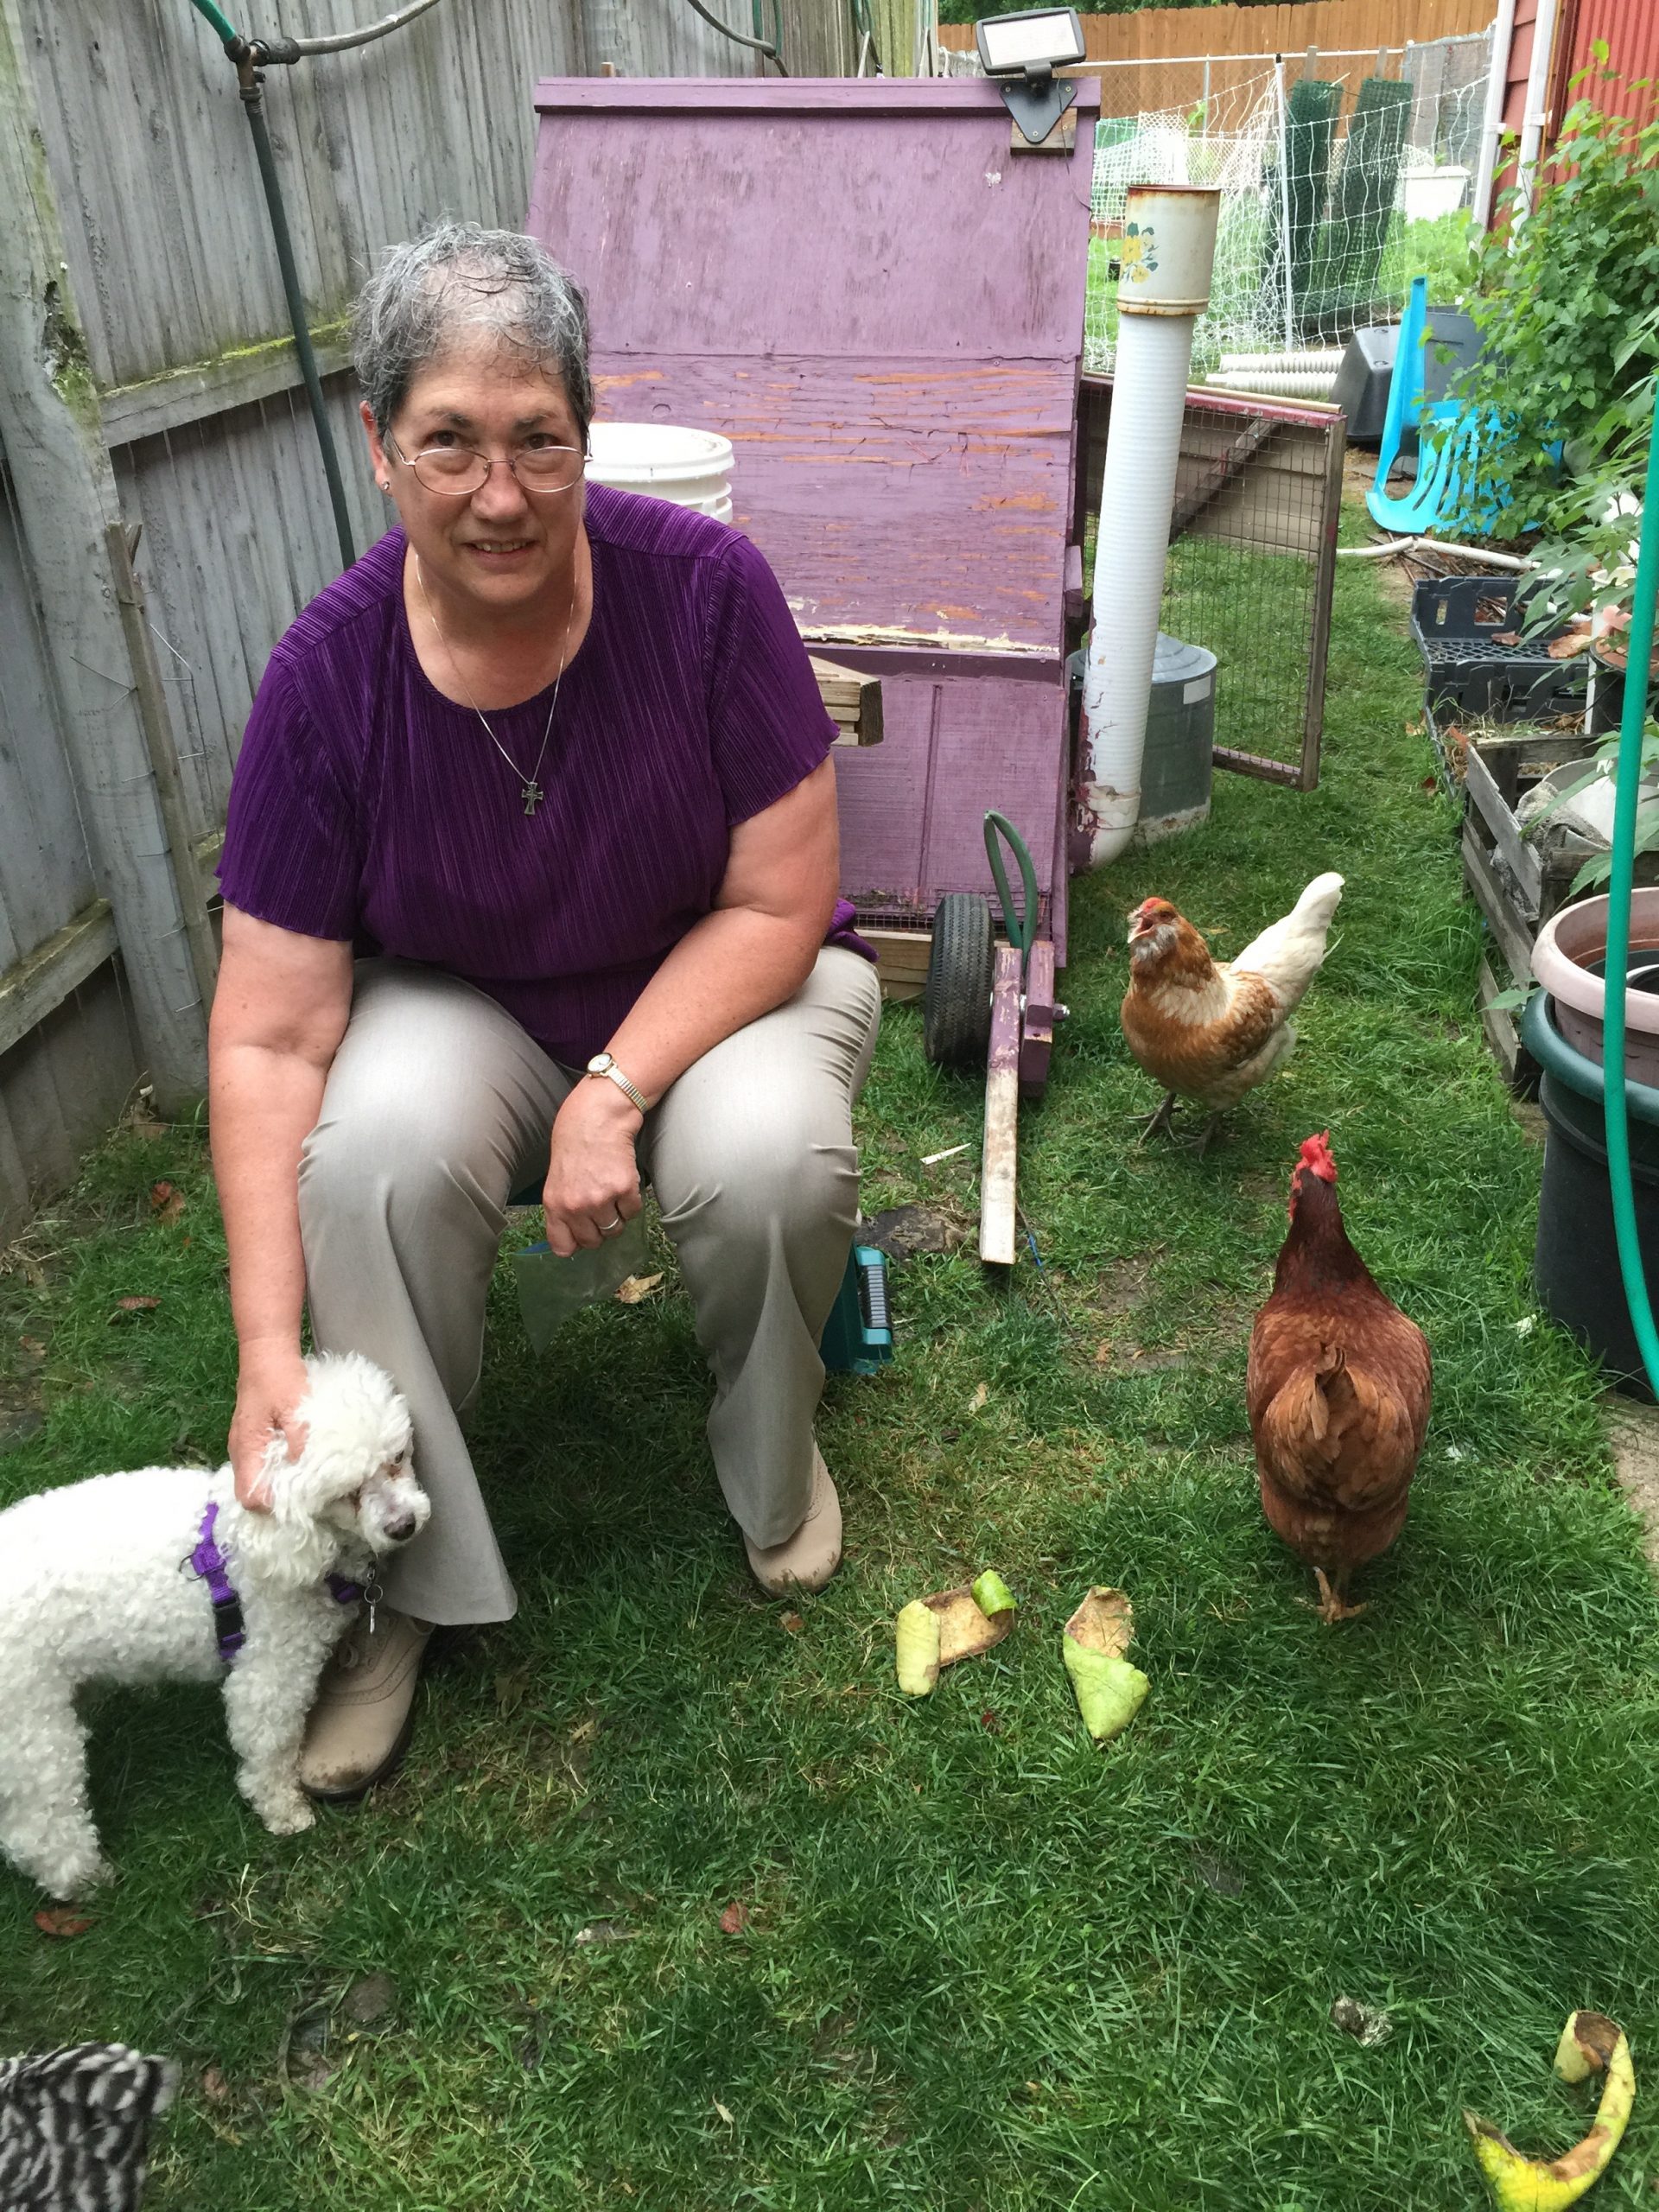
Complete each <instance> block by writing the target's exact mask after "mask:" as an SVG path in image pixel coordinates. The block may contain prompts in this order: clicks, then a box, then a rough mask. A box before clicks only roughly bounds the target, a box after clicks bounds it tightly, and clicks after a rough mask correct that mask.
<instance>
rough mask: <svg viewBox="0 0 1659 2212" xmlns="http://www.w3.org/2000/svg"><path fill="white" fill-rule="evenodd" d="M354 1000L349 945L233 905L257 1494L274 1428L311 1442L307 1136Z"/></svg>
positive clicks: (241, 1422)
mask: <svg viewBox="0 0 1659 2212" xmlns="http://www.w3.org/2000/svg"><path fill="white" fill-rule="evenodd" d="M351 1007H352V948H351V946H350V945H349V944H340V943H335V942H333V941H331V940H328V939H325V938H310V937H302V936H300V935H298V934H297V933H296V931H293V930H283V929H277V927H275V926H274V925H272V924H271V923H270V922H260V921H256V920H255V919H254V918H253V917H252V916H251V914H244V913H242V912H238V909H237V908H236V907H234V906H226V909H225V942H224V951H223V955H222V957H221V959H220V963H219V988H218V990H217V992H216V993H215V995H214V999H213V1020H212V1022H211V1023H210V1025H209V1029H208V1045H207V1059H208V1099H209V1115H210V1127H211V1131H212V1136H213V1173H214V1176H215V1178H216V1179H217V1181H218V1184H219V1206H220V1209H221V1211H222V1212H223V1214H224V1217H225V1237H226V1244H227V1246H228V1247H229V1251H230V1262H231V1317H232V1320H233V1321H234V1323H235V1325H236V1340H237V1349H238V1380H237V1396H236V1414H235V1417H234V1419H233V1420H232V1424H231V1463H232V1466H233V1467H234V1468H235V1470H236V1486H237V1495H238V1497H240V1498H241V1499H242V1501H243V1503H245V1504H257V1503H264V1499H263V1497H261V1496H258V1495H256V1492H257V1490H258V1478H259V1470H260V1462H261V1460H262V1459H263V1456H264V1449H265V1446H266V1444H267V1442H268V1441H269V1440H270V1436H271V1435H272V1433H274V1432H275V1431H277V1430H279V1429H280V1430H282V1431H283V1433H285V1434H287V1435H288V1436H289V1447H290V1450H291V1449H294V1448H296V1446H297V1444H298V1442H299V1441H300V1440H299V1439H298V1438H297V1436H296V1434H295V1433H294V1432H292V1431H291V1430H290V1429H289V1414H291V1413H292V1412H293V1410H294V1408H295V1406H296V1404H297V1403H298V1402H299V1400H300V1398H301V1397H302V1395H303V1394H304V1389H305V1371H304V1369H303V1367H302V1364H301V1357H300V1321H301V1317H302V1313H303V1310H304V1305H305V1258H304V1255H303V1253H302V1250H301V1248H300V1203H299V1170H300V1147H301V1146H302V1144H303V1142H304V1141H305V1139H306V1138H307V1136H308V1135H309V1134H310V1132H311V1130H312V1129H313V1128H315V1126H316V1122H317V1116H318V1115H319V1113H320V1112H321V1107H322V1090H323V1084H324V1083H325V1081H326V1080H327V1073H328V1069H329V1065H330V1064H331V1062H332V1061H333V1059H334V1054H335V1052H337V1051H338V1050H339V1048H340V1039H341V1038H342V1037H343V1036H344V1035H345V1033H346V1020H347V1017H348V1016H349V1014H350V1013H351ZM607 1087H613V1086H607Z"/></svg>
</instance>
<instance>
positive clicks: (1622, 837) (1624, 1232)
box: [1602, 405, 1659, 1396]
mask: <svg viewBox="0 0 1659 2212" xmlns="http://www.w3.org/2000/svg"><path fill="white" fill-rule="evenodd" d="M1656 600H1659V405H1656V408H1655V410H1654V423H1653V434H1652V436H1651V437H1650V439H1649V443H1648V482H1647V490H1646V493H1645V495H1644V498H1643V508H1642V550H1641V552H1640V554H1639V555H1638V556H1637V563H1636V588H1635V591H1634V594H1633V595H1632V599H1631V604H1630V631H1629V635H1628V648H1629V656H1628V658H1627V659H1626V661H1625V664H1624V665H1625V671H1626V673H1625V677H1624V716H1623V718H1622V720H1621V721H1620V723H1619V728H1618V796H1617V798H1616V801H1615V804H1614V809H1613V872H1612V876H1611V880H1610V882H1609V884H1608V886H1607V964H1606V966H1605V969H1604V970H1603V974H1604V976H1605V983H1606V1000H1605V1008H1604V1012H1603V1016H1602V1055H1603V1060H1604V1063H1605V1067H1606V1071H1607V1079H1606V1081H1605V1084H1604V1085H1603V1094H1602V1095H1603V1106H1604V1109H1605V1115H1606V1123H1607V1176H1608V1181H1609V1183H1610V1184H1611V1189H1612V1197H1613V1228H1614V1230H1615V1233H1616V1234H1617V1236H1618V1265H1619V1272H1620V1274H1622V1275H1623V1276H1624V1299H1625V1303H1626V1304H1627V1305H1628V1306H1629V1307H1630V1326H1631V1328H1632V1329H1633V1330H1634V1332H1635V1334H1636V1341H1637V1345H1638V1346H1639V1348H1640V1350H1641V1353H1642V1364H1643V1367H1644V1368H1646V1370H1647V1373H1648V1382H1649V1386H1650V1388H1651V1389H1652V1390H1653V1392H1654V1394H1655V1395H1656V1396H1659V1332H1656V1331H1655V1328H1654V1325H1653V1307H1652V1306H1651V1305H1650V1304H1649V1300H1648V1286H1647V1281H1646V1280H1645V1278H1644V1276H1643V1272H1642V1249H1641V1245H1640V1243H1639V1242H1638V1240H1637V1227H1636V1191H1635V1185H1634V1183H1633V1180H1632V1178H1631V1174H1630V1113H1629V1104H1628V1101H1627V1100H1626V1098H1625V1095H1624V1001H1625V995H1626V992H1627V991H1628V989H1629V986H1630V972H1629V971H1630V893H1631V886H1632V884H1633V882H1634V880H1635V876H1636V813H1637V798H1638V797H1639V795H1640V789H1641V783H1642V733H1643V726H1644V724H1645V723H1646V721H1647V713H1648V675H1649V668H1650V666H1651V656H1652V652H1653V617H1654V604H1655V601H1656Z"/></svg>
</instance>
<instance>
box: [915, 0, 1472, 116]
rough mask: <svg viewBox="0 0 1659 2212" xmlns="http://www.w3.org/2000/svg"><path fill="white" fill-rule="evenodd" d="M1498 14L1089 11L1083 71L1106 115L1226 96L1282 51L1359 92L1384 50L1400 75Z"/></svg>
mask: <svg viewBox="0 0 1659 2212" xmlns="http://www.w3.org/2000/svg"><path fill="white" fill-rule="evenodd" d="M1496 15H1497V0H1269V3H1268V4H1267V5H1255V6H1249V7H1237V6H1233V5H1230V4H1224V5H1222V6H1220V7H1205V8H1196V7H1195V8H1143V9H1141V10H1138V11H1137V12H1136V13H1135V14H1133V15H1111V16H1100V15H1085V16H1084V17H1083V19H1082V21H1083V32H1084V48H1085V52H1086V57H1087V58H1086V59H1085V60H1084V63H1083V65H1082V73H1089V74H1093V75H1096V76H1097V77H1098V78H1099V79H1100V87H1101V100H1100V111H1101V113H1102V115H1103V116H1114V115H1135V114H1137V113H1138V112H1140V111H1141V110H1143V109H1146V110H1159V109H1165V108H1173V107H1191V106H1193V105H1197V103H1198V101H1199V100H1201V99H1211V100H1217V99H1223V98H1224V97H1225V95H1227V94H1228V93H1230V92H1235V91H1236V90H1238V89H1239V88H1240V87H1241V86H1245V85H1247V84H1249V83H1251V82H1252V81H1253V80H1255V79H1257V78H1259V77H1260V75H1261V73H1262V69H1263V67H1269V68H1270V67H1271V66H1272V60H1273V56H1274V54H1283V55H1284V57H1285V60H1286V61H1287V64H1288V65H1289V70H1290V74H1291V76H1292V78H1293V79H1294V78H1295V77H1296V76H1297V75H1298V74H1299V73H1300V69H1301V67H1302V64H1303V62H1304V60H1305V59H1306V56H1307V53H1308V49H1309V48H1318V49H1319V60H1318V65H1317V66H1318V73H1319V75H1320V76H1321V77H1332V78H1340V79H1344V81H1345V82H1346V83H1347V85H1348V86H1349V88H1350V92H1352V90H1353V88H1354V87H1355V86H1357V85H1358V83H1359V81H1360V79H1362V78H1364V77H1367V76H1370V74H1371V73H1372V72H1373V70H1374V69H1375V67H1376V59H1377V56H1378V55H1379V54H1384V55H1385V56H1386V57H1387V59H1386V66H1385V73H1387V74H1389V75H1398V74H1399V73H1400V72H1401V63H1402V57H1403V56H1404V54H1405V51H1406V48H1407V47H1408V45H1411V46H1422V45H1425V44H1427V43H1429V42H1431V41H1433V40H1436V39H1443V38H1462V37H1468V36H1470V35H1473V34H1474V33H1477V32H1479V31H1484V30H1485V29H1487V28H1488V27H1489V26H1490V25H1491V22H1492V19H1493V17H1494V16H1496ZM939 42H940V44H941V45H942V46H944V47H946V48H950V49H953V50H955V51H957V52H966V51H967V50H968V49H969V48H971V47H972V46H973V43H974V31H973V26H972V25H971V24H970V23H944V24H942V25H941V26H940V29H939ZM1205 55H1208V56H1209V57H1211V59H1210V63H1209V67H1207V68H1206V67H1205V66H1204V63H1203V61H1202V60H1188V59H1187V57H1188V56H1194V57H1202V56H1205ZM1264 56H1265V57H1266V60H1265V63H1264V61H1263V59H1262V57H1264ZM1333 56H1335V57H1339V58H1336V59H1333V58H1332V57H1333Z"/></svg>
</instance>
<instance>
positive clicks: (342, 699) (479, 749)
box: [219, 485, 868, 1065]
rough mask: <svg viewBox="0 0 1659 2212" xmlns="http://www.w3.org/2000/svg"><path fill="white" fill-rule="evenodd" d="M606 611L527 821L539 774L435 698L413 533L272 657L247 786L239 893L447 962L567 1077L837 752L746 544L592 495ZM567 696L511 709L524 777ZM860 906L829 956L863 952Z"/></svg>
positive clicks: (277, 918) (235, 877)
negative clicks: (742, 852) (745, 849)
mask: <svg viewBox="0 0 1659 2212" xmlns="http://www.w3.org/2000/svg"><path fill="white" fill-rule="evenodd" d="M587 499H588V504H587V527H588V543H589V544H590V546H591V547H592V550H593V571H594V607H593V615H592V619H591V620H590V622H589V625H588V633H587V636H586V637H585V638H584V639H583V641H582V647H581V650H580V652H578V653H577V654H576V657H575V659H574V660H573V661H572V662H571V663H570V665H569V668H568V669H567V670H566V671H565V674H564V682H563V689H562V690H561V691H560V694H559V701H558V712H557V714H556V716H555V718H554V721H553V728H552V734H551V737H550V741H549V743H548V747H547V755H546V758H545V760H543V764H542V768H541V773H540V777H539V781H540V783H541V785H542V788H543V791H544V792H545V793H546V797H545V798H544V800H543V804H541V806H540V807H538V808H537V811H536V813H535V814H534V815H533V816H526V814H525V813H524V803H523V798H522V791H521V778H520V777H519V776H518V775H515V774H514V773H513V772H512V770H511V769H510V768H509V767H508V766H507V764H506V762H505V761H504V760H502V759H501V757H500V755H499V753H497V751H496V749H495V747H494V746H493V745H492V743H491V742H490V740H489V737H488V735H487V734H486V731H485V730H484V728H483V727H482V726H481V725H480V721H479V719H478V716H477V715H475V714H474V712H473V711H472V710H471V709H469V708H467V707H461V706H457V705H456V704H455V703H454V702H453V701H452V700H449V699H446V698H445V697H444V696H443V695H442V692H440V691H439V690H436V689H435V686H434V685H433V684H432V683H431V682H430V680H429V678H428V677H427V676H426V674H425V673H424V671H423V669H422V667H421V665H420V662H419V661H418V659H417V658H416V653H415V647H414V643H413V640H412V639H411V638H410V632H409V623H408V620H407V618H406V616H405V613H404V588H403V575H404V547H405V539H404V533H403V532H402V531H400V530H394V531H391V532H390V533H389V534H388V535H387V536H386V537H383V538H382V539H381V540H380V542H379V543H378V545H375V546H372V548H371V549H370V550H369V551H368V552H367V553H365V555H364V556H363V557H362V559H361V560H360V561H359V562H357V563H355V565H354V566H353V567H352V568H350V569H347V570H346V573H345V575H343V576H340V577H338V578H337V579H336V580H335V581H334V582H333V583H332V584H330V585H329V586H328V588H327V590H326V591H323V592H322V593H321V594H319V595H318V597H317V598H315V599H314V600H313V601H312V602H311V604H310V605H309V607H307V608H306V609H305V611H304V613H302V614H301V615H300V616H299V618H298V619H297V620H296V621H295V622H294V623H293V625H292V626H290V628H289V630H288V631H287V632H286V633H285V634H284V636H283V638H282V639H281V640H280V641H279V642H278V644H277V648H276V650H275V652H273V653H272V654H271V657H270V663H269V665H268V666H267V668H266V670H265V674H264V681H263V682H262V683H261V684H260V686H259V695H258V696H257V699H256V700H255V701H254V703H253V711H252V713H251V715H250V716H249V718H248V726H247V731H246V734H245V737H244V739H243V742H242V750H241V753H240V755H239V756H238V760H237V764H236V773H235V776H234V777H233V779H232V784H231V799H230V814H229V820H228V823H227V825H226V834H225V850H224V855H223V858H222V859H221V861H220V862H219V884H220V887H221V888H222V889H223V891H224V893H225V896H226V899H229V900H230V902H231V903H232V906H238V907H240V908H241V910H242V911H243V912H245V913H248V914H251V915H254V916H255V917H256V918H257V919H259V920H261V921H266V922H274V923H275V924H276V925H277V926H278V927H279V928H281V929H287V930H295V931H298V932H299V933H300V934H301V935H302V936H305V937H320V938H351V939H353V941H354V942H355V943H356V944H358V945H359V948H360V949H361V950H369V951H372V950H379V951H383V952H387V953H391V954H395V955H397V957H400V958H403V959H405V960H417V961H423V962H425V963H429V964H431V965H434V966H436V967H440V968H445V969H449V970H450V971H451V972H452V973H454V974H455V975H457V976H464V977H465V978H466V979H467V982H472V983H475V984H476V985H477V986H478V987H479V988H480V990H483V991H486V992H487V993H488V994H489V995H490V996H491V997H492V998H493V999H495V1000H497V1001H499V1003H500V1004H501V1005H502V1006H504V1007H505V1008H506V1009H507V1011H508V1013H509V1014H512V1015H513V1016H514V1018H515V1019H516V1020H518V1021H519V1022H521V1023H522V1024H523V1026H524V1028H525V1029H527V1030H528V1031H529V1033H530V1034H531V1036H532V1037H533V1038H535V1039H536V1040H537V1043H538V1044H539V1045H541V1046H543V1049H544V1050H545V1051H546V1052H550V1053H551V1054H552V1055H553V1057H554V1058H556V1059H559V1060H562V1061H563V1062H564V1063H565V1064H566V1065H581V1064H582V1062H583V1061H585V1060H586V1059H588V1058H589V1057H590V1056H591V1055H592V1054H593V1053H594V1052H598V1051H600V1050H601V1048H602V1047H603V1046H604V1045H605V1044H606V1043H607V1041H608V1039H610V1037H611V1036H612V1034H613V1033H614V1031H615V1029H616V1027H617V1025H618V1024H619V1023H620V1020H622V1018H623V1016H624V1015H625V1014H626V1013H627V1011H628V1009H629V1007H631V1006H632V1004H633V1002H634V1001H635V1000H636V999H637V998H638V997H639V994H640V992H641V991H642V990H643V989H644V988H645V985H646V983H647V982H649V981H650V979H651V977H652V975H653V974H654V973H655V971H656V969H658V966H659V965H660V964H661V963H662V961H663V960H664V958H665V957H666V956H667V954H668V953H669V952H670V950H671V949H672V948H673V946H674V945H675V944H677V943H678V941H679V940H680V938H683V936H684V935H685V933H686V931H688V930H689V929H690V927H691V926H692V925H693V924H694V923H695V922H696V921H697V920H699V919H700V918H701V917H702V916H703V915H704V914H706V913H708V912H709V910H710V908H711V907H712V906H713V903H714V899H715V893H716V891H717V890H718V888H719V886H720V882H721V877H722V875H723V874H724V873H725V869H726V863H727V855H728V845H729V841H730V833H731V830H732V829H733V828H734V825H735V824H737V823H741V822H745V821H747V820H748V819H749V817H751V816H752V815H755V814H759V813H760V811H761V810H762V809H763V808H766V807H768V806H770V805H771V804H772V803H773V801H774V800H776V799H779V798H782V797H783V796H784V794H785V792H786V791H792V790H793V789H794V788H795V786H796V785H798V783H800V782H801V781H802V779H804V777H806V776H808V775H810V772H812V770H813V769H814V768H816V767H817V766H818V764H819V762H820V761H821V760H823V757H824V754H825V753H827V752H828V750H829V747H830V745H831V743H832V742H833V741H834V738H835V725H834V723H833V722H831V721H830V720H829V716H828V715H827V714H826V713H825V712H824V709H823V702H822V701H821V699H820V698H819V696H818V689H817V681H816V679H815V678H814V677H813V674H812V670H811V665H810V661H809V659H808V657H807V652H806V648H805V646H804V645H803V644H802V642H801V639H800V635H799V633H798V631H797V630H796V627H795V624H794V622H793V620H792V619H791V615H790V612H789V609H788V607H787V606H786V605H785V601H784V595H783V593H782V591H781V590H780V589H779V584H778V581H777V578H776V577H775V576H774V575H772V570H771V569H769V568H768V567H767V565H766V562H765V560H764V559H763V558H762V557H761V556H760V553H759V552H757V551H756V550H755V548H754V547H753V545H752V544H751V543H749V541H748V539H747V538H746V537H742V536H741V534H740V533H739V532H738V531H734V530H729V529H728V528H727V527H726V525H725V524H722V523H717V522H715V521H713V520H711V519H710V518H709V517H708V516H706V515H702V514H697V513H695V512H690V510H688V509H686V508H683V507H675V506H671V505H668V504H667V503H666V502H665V501H664V500H661V499H644V498H641V497H639V496H638V495H637V494H635V493H627V492H615V491H612V490H610V489H608V488H607V486H601V485H593V486H589V488H588V495H587ZM551 699H552V692H551V690H550V689H549V690H544V691H542V692H540V693H538V694H537V696H536V697H535V698H533V699H526V700H525V701H524V702H523V703H522V704H520V705H518V706H517V707H509V708H504V709H501V710H500V711H499V713H493V714H492V715H490V717H489V721H490V727H491V728H493V730H494V732H495V734H496V735H497V737H498V738H499V740H500V741H501V744H502V745H503V747H505V750H506V751H507V753H509V754H511V756H512V760H514V761H515V762H517V763H518V765H519V766H520V767H521V768H522V769H523V770H524V772H525V773H526V774H528V772H530V770H531V767H532V766H533V764H534V762H535V760H536V755H537V748H538V747H539V746H540V745H541V742H542V731H543V725H544V724H545V722H546V721H547V713H548V708H549V705H550V702H551ZM852 918H853V910H852V908H851V906H849V904H848V903H847V901H845V900H844V899H843V900H842V901H841V902H840V903H839V904H838V905H837V906H836V912H835V916H834V918H833V920H832V922H831V925H830V931H829V943H831V944H847V945H849V946H851V947H852V948H853V949H855V950H858V951H861V952H865V953H868V946H866V945H864V944H861V942H860V940H859V939H858V938H856V937H855V936H854V934H853V932H852V930H851V928H850V924H851V921H852Z"/></svg>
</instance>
